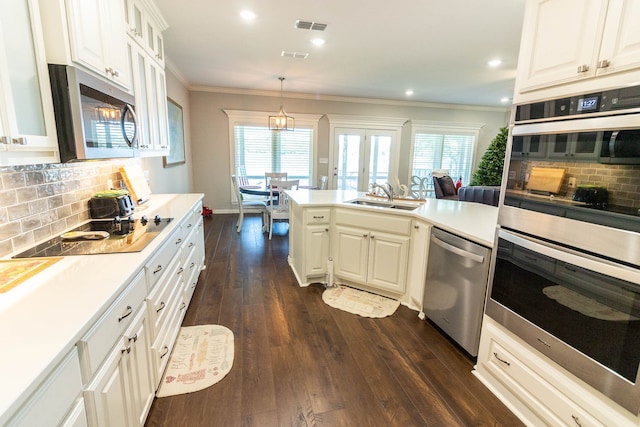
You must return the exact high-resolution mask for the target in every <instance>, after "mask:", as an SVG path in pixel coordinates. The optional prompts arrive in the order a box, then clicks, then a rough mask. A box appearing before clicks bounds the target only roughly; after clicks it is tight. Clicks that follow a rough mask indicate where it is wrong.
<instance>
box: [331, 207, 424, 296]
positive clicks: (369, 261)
mask: <svg viewBox="0 0 640 427" xmlns="http://www.w3.org/2000/svg"><path fill="white" fill-rule="evenodd" d="M335 223H336V227H335V231H334V237H333V244H332V248H333V251H332V253H333V254H335V256H334V257H333V258H334V274H335V277H336V278H337V279H343V280H345V281H347V282H352V283H355V284H361V285H365V286H367V287H370V288H374V289H376V290H380V291H386V292H391V293H393V294H396V295H397V294H403V293H404V291H405V289H406V274H407V264H408V259H409V246H410V240H411V237H410V236H411V218H409V217H404V216H397V215H385V214H372V213H369V212H363V211H359V210H353V209H336V211H335ZM383 230H384V231H383Z"/></svg>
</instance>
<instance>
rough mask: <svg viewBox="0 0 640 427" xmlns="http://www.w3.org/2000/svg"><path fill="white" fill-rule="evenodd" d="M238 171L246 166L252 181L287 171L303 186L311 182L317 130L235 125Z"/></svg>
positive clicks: (290, 177)
mask: <svg viewBox="0 0 640 427" xmlns="http://www.w3.org/2000/svg"><path fill="white" fill-rule="evenodd" d="M234 145H235V147H234V152H235V167H236V170H238V169H240V168H244V170H245V171H246V174H247V178H248V179H249V182H250V183H252V184H257V183H258V182H263V181H264V173H265V172H287V174H288V178H289V179H299V180H300V185H311V179H312V160H313V159H312V157H313V129H310V128H304V127H299V128H296V129H295V130H293V131H283V132H273V131H271V130H269V128H268V127H267V126H251V125H238V124H236V125H235V126H234Z"/></svg>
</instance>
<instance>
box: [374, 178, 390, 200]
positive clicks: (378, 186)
mask: <svg viewBox="0 0 640 427" xmlns="http://www.w3.org/2000/svg"><path fill="white" fill-rule="evenodd" d="M376 188H379V189H381V190H382V191H383V192H384V194H385V195H386V196H387V200H388V201H390V202H391V201H393V190H392V189H391V185H390V184H389V183H387V187H385V186H384V185H380V184H378V183H377V182H374V183H372V184H371V191H372V192H373V190H375V189H376Z"/></svg>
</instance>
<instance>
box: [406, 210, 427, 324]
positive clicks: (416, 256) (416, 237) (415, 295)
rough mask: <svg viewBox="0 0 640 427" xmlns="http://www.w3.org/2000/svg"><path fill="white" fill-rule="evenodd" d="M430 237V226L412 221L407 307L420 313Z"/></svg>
mask: <svg viewBox="0 0 640 427" xmlns="http://www.w3.org/2000/svg"><path fill="white" fill-rule="evenodd" d="M430 236H431V224H428V223H426V222H424V221H418V220H414V221H413V227H412V235H411V253H410V254H409V268H408V271H407V286H408V288H409V289H408V291H409V305H410V306H411V307H413V308H415V309H417V310H418V311H420V312H422V301H423V297H424V283H425V279H426V277H427V254H428V253H429V238H430Z"/></svg>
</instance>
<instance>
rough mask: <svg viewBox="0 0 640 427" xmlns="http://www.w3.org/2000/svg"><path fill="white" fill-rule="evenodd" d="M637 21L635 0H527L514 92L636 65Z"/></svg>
mask: <svg viewBox="0 0 640 427" xmlns="http://www.w3.org/2000/svg"><path fill="white" fill-rule="evenodd" d="M638 22H640V1H638V0H608V1H607V0H532V1H528V2H527V8H526V11H525V20H524V26H523V36H522V43H521V46H520V59H519V62H518V78H517V82H516V93H518V92H519V93H525V92H529V91H534V90H538V89H544V88H547V87H550V86H557V85H561V84H566V83H573V82H577V81H583V80H589V79H593V78H595V77H602V76H609V75H612V74H616V73H620V72H623V71H629V70H633V69H637V68H639V67H640V31H638V29H637V23H638ZM616 84H620V83H616ZM586 90H589V89H586Z"/></svg>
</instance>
